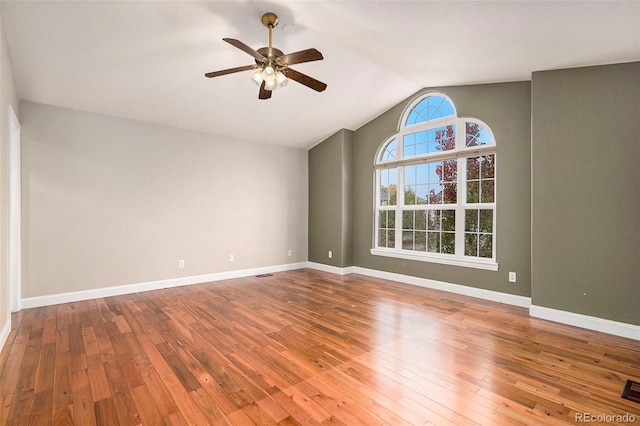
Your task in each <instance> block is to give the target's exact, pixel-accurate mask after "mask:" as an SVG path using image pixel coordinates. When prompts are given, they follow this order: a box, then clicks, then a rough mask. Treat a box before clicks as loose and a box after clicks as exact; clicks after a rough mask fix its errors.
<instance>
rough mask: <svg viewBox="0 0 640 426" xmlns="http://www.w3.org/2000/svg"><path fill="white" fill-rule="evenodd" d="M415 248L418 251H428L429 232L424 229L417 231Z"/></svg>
mask: <svg viewBox="0 0 640 426" xmlns="http://www.w3.org/2000/svg"><path fill="white" fill-rule="evenodd" d="M414 250H416V251H426V250H427V233H426V232H424V231H422V232H416V239H415V247H414Z"/></svg>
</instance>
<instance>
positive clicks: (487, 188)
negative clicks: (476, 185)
mask: <svg viewBox="0 0 640 426" xmlns="http://www.w3.org/2000/svg"><path fill="white" fill-rule="evenodd" d="M480 182H481V185H482V187H481V194H482V196H481V197H480V202H481V203H493V202H494V201H495V195H494V192H495V191H494V183H493V182H494V181H493V179H491V180H482V181H480Z"/></svg>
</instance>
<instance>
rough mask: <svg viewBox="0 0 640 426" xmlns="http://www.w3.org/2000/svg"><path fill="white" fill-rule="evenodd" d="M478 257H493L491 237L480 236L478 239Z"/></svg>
mask: <svg viewBox="0 0 640 426" xmlns="http://www.w3.org/2000/svg"><path fill="white" fill-rule="evenodd" d="M478 256H479V257H488V258H491V257H493V235H491V234H489V235H483V234H480V235H479V237H478Z"/></svg>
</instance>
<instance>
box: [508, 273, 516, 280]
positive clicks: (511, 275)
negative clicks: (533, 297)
mask: <svg viewBox="0 0 640 426" xmlns="http://www.w3.org/2000/svg"><path fill="white" fill-rule="evenodd" d="M509 282H510V283H515V282H516V273H515V272H509Z"/></svg>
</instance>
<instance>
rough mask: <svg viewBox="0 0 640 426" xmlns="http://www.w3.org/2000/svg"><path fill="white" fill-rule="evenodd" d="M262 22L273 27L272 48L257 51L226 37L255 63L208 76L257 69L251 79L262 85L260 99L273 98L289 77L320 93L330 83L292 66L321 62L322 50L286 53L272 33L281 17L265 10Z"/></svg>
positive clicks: (268, 27)
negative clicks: (277, 46)
mask: <svg viewBox="0 0 640 426" xmlns="http://www.w3.org/2000/svg"><path fill="white" fill-rule="evenodd" d="M262 25H264V26H265V27H267V29H268V30H269V47H262V48H260V49H258V50H253V49H252V48H251V47H249V46H247V45H246V44H244V43H243V42H241V41H240V40H236V39H234V38H223V39H222V40H224V41H226V42H227V43H229V44H231V45H232V46H234V47H237V48H238V49H240V50H242V51H243V52H245V53H248V54H249V55H251V56H253V58H254V59H255V65H253V64H252V65H245V66H241V67H235V68H228V69H224V70H220V71H213V72H208V73H206V74H205V77H208V78H212V77H218V76H221V75H227V74H233V73H236V72H240V71H249V70H251V71H253V74H252V75H251V79H252V80H253V82H254V83H256V84H257V85H258V86H260V91H259V92H258V99H269V98H271V93H272V92H273V91H274V90H275V89H276V88H278V87H283V86H286V85H287V83H288V82H289V79H291V80H294V81H296V82H298V83H300V84H302V85H304V86H307V87H308V88H310V89H313V90H315V91H316V92H322V91H323V90H325V89H326V88H327V85H326V84H325V83H323V82H321V81H318V80H316V79H315V78H312V77H309V76H308V75H306V74H303V73H301V72H300V71H296V70H294V69H293V68H291V67H290V66H291V65H294V64H301V63H304V62H312V61H319V60H321V59H323V57H322V53H320V52H318V51H317V50H316V49H313V48H312V49H305V50H300V51H298V52H293V53H289V54H287V55H285V54H284V53H282V51H281V50H279V49H276V48H275V47H273V46H272V43H271V41H272V32H273V29H274V28H275V27H276V26H277V25H278V16H277V15H276V14H275V13H271V12H268V13H265V14H264V15H262Z"/></svg>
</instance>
